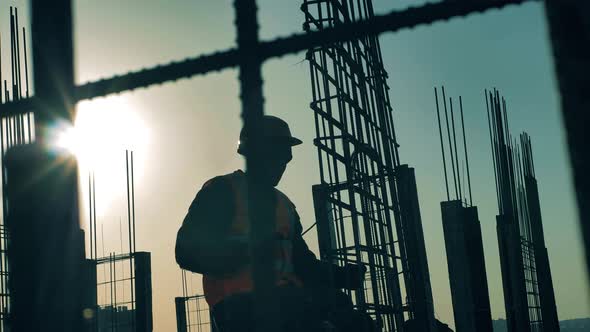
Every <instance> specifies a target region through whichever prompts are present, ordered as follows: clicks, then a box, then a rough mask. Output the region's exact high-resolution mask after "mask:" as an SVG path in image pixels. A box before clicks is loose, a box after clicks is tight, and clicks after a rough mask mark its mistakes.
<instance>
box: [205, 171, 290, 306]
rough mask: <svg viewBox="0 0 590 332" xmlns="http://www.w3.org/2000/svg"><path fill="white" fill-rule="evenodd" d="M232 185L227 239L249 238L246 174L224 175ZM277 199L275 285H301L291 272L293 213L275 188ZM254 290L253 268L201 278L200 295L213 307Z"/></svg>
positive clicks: (287, 201)
mask: <svg viewBox="0 0 590 332" xmlns="http://www.w3.org/2000/svg"><path fill="white" fill-rule="evenodd" d="M224 177H225V178H226V180H228V182H229V183H230V185H231V188H232V191H233V194H234V216H233V220H232V223H231V227H230V231H229V234H227V235H228V236H245V237H249V229H250V223H249V222H248V199H247V186H246V175H245V174H244V173H243V172H242V171H240V170H238V171H235V172H233V173H231V174H228V175H225V176H224ZM206 185H207V184H205V186H206ZM275 193H276V196H277V199H276V209H275V221H276V234H277V237H278V238H279V239H280V240H279V241H278V242H279V243H278V245H277V249H276V253H275V255H276V260H275V271H276V280H277V285H279V286H280V285H285V284H289V283H292V284H294V285H297V286H301V285H302V284H301V281H300V280H299V279H298V278H297V276H295V273H294V269H293V259H292V257H293V238H294V231H295V227H294V225H295V211H294V206H293V204H292V203H291V202H290V201H289V199H288V198H287V196H285V195H284V194H283V193H281V192H280V191H278V190H276V189H275ZM253 289H254V282H253V280H252V269H251V267H250V266H246V267H244V268H242V269H240V270H239V271H236V272H234V273H232V274H230V275H224V276H212V275H207V274H205V275H203V292H204V293H205V299H206V300H207V303H208V304H209V305H210V306H213V305H215V304H216V303H218V302H220V301H221V300H223V299H224V298H226V297H227V296H229V295H232V294H236V293H243V292H251V291H252V290H253Z"/></svg>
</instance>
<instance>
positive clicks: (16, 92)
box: [0, 7, 35, 332]
mask: <svg viewBox="0 0 590 332" xmlns="http://www.w3.org/2000/svg"><path fill="white" fill-rule="evenodd" d="M9 14H10V16H9V22H10V36H9V38H8V39H9V41H10V43H9V45H10V55H9V57H8V58H9V60H10V66H11V67H10V72H9V75H6V73H4V74H5V75H6V76H4V75H3V73H2V70H1V68H0V102H1V103H8V102H12V101H18V100H21V99H24V98H28V97H29V93H30V92H29V65H28V63H29V58H28V54H27V52H28V48H27V30H26V28H25V27H20V26H19V20H18V17H19V16H18V8H16V7H10V13H9ZM4 40H5V39H4ZM0 52H1V49H0ZM2 60H5V58H4V59H3V57H2V56H1V55H0V67H1V66H2V63H3V62H4V61H2ZM34 130H35V129H34V125H33V114H32V113H30V112H27V113H25V114H18V115H15V116H9V117H3V118H2V120H0V167H2V174H1V178H0V180H1V187H0V189H1V190H2V218H1V219H0V332H4V331H10V311H11V310H10V308H11V304H10V300H11V299H10V287H9V281H10V269H9V262H8V247H9V241H10V234H9V230H8V227H7V223H6V221H7V211H8V195H6V185H7V183H6V172H5V170H4V169H5V165H6V160H5V155H6V151H7V150H8V149H10V148H12V147H15V146H19V145H23V144H28V143H31V142H32V141H33V140H34Z"/></svg>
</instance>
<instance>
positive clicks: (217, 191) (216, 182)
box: [199, 171, 239, 195]
mask: <svg viewBox="0 0 590 332" xmlns="http://www.w3.org/2000/svg"><path fill="white" fill-rule="evenodd" d="M236 177H239V173H238V171H236V172H232V173H228V174H223V175H218V176H215V177H213V178H211V179H209V180H207V181H205V183H204V184H203V186H202V187H201V190H200V191H199V193H201V194H203V193H207V194H214V195H224V194H229V193H231V186H232V182H233V181H235V180H236Z"/></svg>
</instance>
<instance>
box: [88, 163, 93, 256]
mask: <svg viewBox="0 0 590 332" xmlns="http://www.w3.org/2000/svg"><path fill="white" fill-rule="evenodd" d="M88 222H89V228H90V259H94V250H93V246H94V238H93V236H94V234H93V227H92V179H91V176H90V173H88Z"/></svg>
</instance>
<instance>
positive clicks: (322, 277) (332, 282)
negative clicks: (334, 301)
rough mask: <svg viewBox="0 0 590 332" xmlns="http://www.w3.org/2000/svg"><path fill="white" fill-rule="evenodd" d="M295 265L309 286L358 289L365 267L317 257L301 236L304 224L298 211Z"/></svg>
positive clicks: (294, 245)
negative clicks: (337, 262)
mask: <svg viewBox="0 0 590 332" xmlns="http://www.w3.org/2000/svg"><path fill="white" fill-rule="evenodd" d="M295 219H296V222H295V234H296V235H295V239H294V241H293V265H294V267H295V273H296V274H297V276H299V278H301V280H302V281H303V283H304V284H305V285H306V286H308V287H318V286H319V287H325V286H333V287H335V288H347V289H357V288H359V287H360V286H361V283H362V278H363V276H362V274H364V271H365V268H364V267H362V266H358V265H347V266H345V267H343V266H338V265H336V264H332V263H329V262H324V261H321V260H319V259H317V258H316V256H315V254H314V253H313V252H312V251H311V250H309V247H308V246H307V244H306V243H305V240H303V237H302V236H301V232H302V229H303V228H302V226H301V223H300V221H299V215H297V213H296V218H295Z"/></svg>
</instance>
